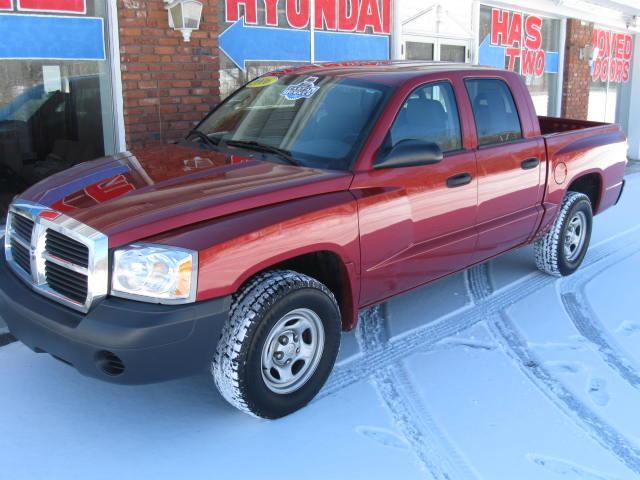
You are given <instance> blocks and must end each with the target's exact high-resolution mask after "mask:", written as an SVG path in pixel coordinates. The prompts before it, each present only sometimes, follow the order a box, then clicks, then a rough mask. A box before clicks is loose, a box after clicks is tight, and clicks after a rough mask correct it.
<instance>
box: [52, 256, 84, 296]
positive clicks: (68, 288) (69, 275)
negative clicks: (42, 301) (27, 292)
mask: <svg viewBox="0 0 640 480" xmlns="http://www.w3.org/2000/svg"><path fill="white" fill-rule="evenodd" d="M44 272H45V278H46V279H47V284H48V285H49V287H50V288H52V289H53V290H55V291H56V292H58V293H60V294H62V295H64V296H65V297H67V298H70V299H72V300H73V301H75V302H78V303H84V302H86V300H87V293H88V292H87V285H88V278H87V276H86V275H83V274H81V273H76V272H74V271H72V270H69V269H67V268H65V267H62V266H60V265H57V264H55V263H53V262H51V261H49V260H46V261H45V262H44Z"/></svg>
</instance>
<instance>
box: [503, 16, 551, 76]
mask: <svg viewBox="0 0 640 480" xmlns="http://www.w3.org/2000/svg"><path fill="white" fill-rule="evenodd" d="M491 44H492V45H499V46H501V47H505V56H506V59H507V69H508V70H511V71H514V70H515V69H516V61H517V60H518V59H519V60H520V74H522V75H534V76H536V77H539V76H541V75H542V74H543V73H544V71H545V63H546V52H545V51H544V50H542V48H541V47H542V18H540V17H537V16H535V15H528V16H525V15H524V14H522V13H520V12H511V11H509V10H502V9H499V8H493V9H492V10H491Z"/></svg>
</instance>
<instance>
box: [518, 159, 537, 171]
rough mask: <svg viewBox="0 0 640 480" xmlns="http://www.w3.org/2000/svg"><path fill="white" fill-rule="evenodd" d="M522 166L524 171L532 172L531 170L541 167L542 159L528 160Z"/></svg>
mask: <svg viewBox="0 0 640 480" xmlns="http://www.w3.org/2000/svg"><path fill="white" fill-rule="evenodd" d="M520 165H521V166H522V169H523V170H530V169H532V168H536V167H537V166H538V165H540V159H538V158H527V159H526V160H523V162H522V163H521V164H520Z"/></svg>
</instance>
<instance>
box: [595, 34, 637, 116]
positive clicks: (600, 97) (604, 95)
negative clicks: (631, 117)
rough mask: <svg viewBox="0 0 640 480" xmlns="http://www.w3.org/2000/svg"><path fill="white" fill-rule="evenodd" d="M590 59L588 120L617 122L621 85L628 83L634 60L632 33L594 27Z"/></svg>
mask: <svg viewBox="0 0 640 480" xmlns="http://www.w3.org/2000/svg"><path fill="white" fill-rule="evenodd" d="M591 46H592V48H593V58H592V59H591V60H590V62H589V69H590V75H589V110H588V119H589V120H594V121H597V122H608V123H613V122H615V121H616V118H617V115H616V112H617V104H618V97H619V94H620V93H621V90H622V88H621V85H623V84H626V83H629V80H630V78H631V62H632V60H633V36H632V35H631V34H629V33H626V32H613V31H610V30H606V29H602V28H599V27H595V28H594V29H593V32H592V39H591Z"/></svg>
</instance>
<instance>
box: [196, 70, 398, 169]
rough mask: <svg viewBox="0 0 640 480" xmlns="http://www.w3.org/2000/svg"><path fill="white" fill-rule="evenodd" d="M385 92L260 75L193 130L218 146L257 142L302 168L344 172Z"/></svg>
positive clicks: (348, 82) (354, 83) (358, 84)
mask: <svg viewBox="0 0 640 480" xmlns="http://www.w3.org/2000/svg"><path fill="white" fill-rule="evenodd" d="M387 89H388V87H385V86H383V85H377V84H373V83H369V82H363V81H359V80H353V79H344V78H335V77H321V76H309V75H283V76H265V77H260V78H258V79H256V80H254V81H252V82H250V83H249V84H247V85H246V86H244V87H243V88H242V89H240V90H238V91H237V92H236V93H235V94H233V96H232V97H230V98H229V99H228V100H227V101H226V102H225V103H223V104H222V105H221V106H220V107H219V108H218V109H216V110H215V111H213V112H212V113H211V114H210V115H209V116H208V117H207V118H206V119H205V120H204V121H203V122H202V123H201V124H200V125H199V126H198V128H197V130H198V131H199V132H201V133H203V134H205V135H206V136H207V137H208V138H209V139H210V140H213V141H214V142H216V143H218V142H220V141H222V144H229V145H235V146H240V147H242V146H243V145H242V144H245V145H244V146H245V147H246V148H256V149H258V146H256V144H259V145H260V146H263V147H264V146H266V147H271V150H272V153H273V151H275V149H278V150H279V151H281V152H284V153H286V154H288V155H289V156H290V157H292V158H294V159H295V161H296V163H298V164H301V165H305V166H310V167H317V168H328V169H334V170H348V169H349V168H350V167H351V163H352V160H353V158H354V156H355V155H356V154H357V152H358V150H359V148H360V146H361V144H362V142H363V140H364V138H365V136H366V134H367V133H368V131H369V128H370V127H371V125H372V124H373V122H374V121H375V119H376V117H377V114H378V113H379V110H380V107H381V105H382V101H383V99H384V98H385V97H386V91H387ZM247 143H250V144H253V146H252V145H250V144H247ZM262 150H263V151H265V150H266V149H265V148H263V149H262Z"/></svg>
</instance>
